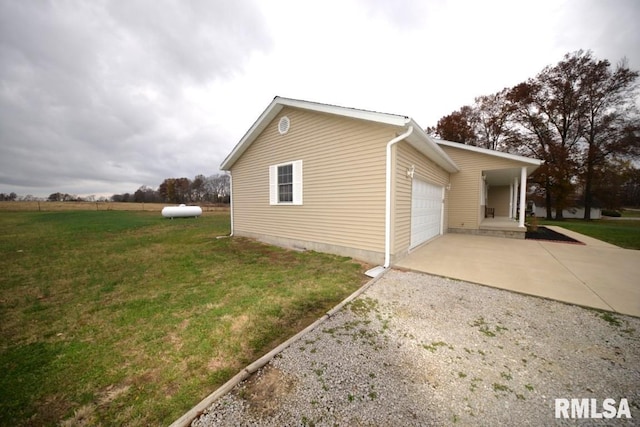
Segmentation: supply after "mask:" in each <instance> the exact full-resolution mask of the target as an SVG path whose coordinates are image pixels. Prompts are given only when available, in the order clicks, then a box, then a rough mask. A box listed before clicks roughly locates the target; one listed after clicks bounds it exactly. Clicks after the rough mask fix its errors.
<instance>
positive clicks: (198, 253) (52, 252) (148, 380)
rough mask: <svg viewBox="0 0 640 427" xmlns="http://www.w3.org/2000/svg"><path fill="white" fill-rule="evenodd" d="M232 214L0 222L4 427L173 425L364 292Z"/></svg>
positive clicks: (29, 216)
mask: <svg viewBox="0 0 640 427" xmlns="http://www.w3.org/2000/svg"><path fill="white" fill-rule="evenodd" d="M228 231H229V217H228V214H216V213H208V214H205V215H203V216H202V217H201V218H199V219H192V218H191V219H180V220H168V219H164V218H162V217H161V216H160V215H159V213H158V212H157V211H156V212H127V211H118V210H110V211H102V210H99V211H91V210H90V211H68V212H67V211H65V212H0V254H1V259H0V268H1V269H2V272H3V274H2V279H1V284H0V337H1V343H0V372H1V374H0V425H12V426H15V425H58V424H62V425H98V424H101V425H133V426H143V425H145V426H146V425H167V424H169V423H171V422H172V421H174V420H175V419H177V418H178V417H179V416H181V415H182V414H183V413H184V412H185V411H187V410H188V409H190V408H191V407H192V406H193V405H194V404H196V403H197V402H199V401H200V400H201V399H202V398H203V397H205V396H206V395H208V394H209V393H210V392H212V391H213V390H215V389H216V388H217V387H218V386H220V385H221V384H223V383H224V382H225V381H226V380H228V379H229V378H230V377H231V376H233V375H234V374H235V373H237V372H238V371H239V370H240V369H241V368H242V367H243V366H245V365H246V364H247V363H249V362H251V361H253V360H255V359H256V358H257V357H259V356H260V355H262V354H264V353H266V352H267V351H268V350H270V349H272V348H273V347H274V346H275V345H276V344H277V343H279V342H282V341H284V340H285V339H286V338H288V337H289V336H291V335H293V334H294V333H295V332H297V331H299V330H300V329H302V328H303V327H304V326H305V325H306V324H309V323H311V322H312V321H313V320H315V319H316V318H317V317H319V316H320V315H321V314H322V313H323V312H324V311H325V310H327V309H328V308H330V307H332V306H333V305H335V304H336V303H337V302H339V301H340V300H342V299H343V298H344V297H346V296H347V295H349V294H350V293H351V292H353V291H354V290H355V289H357V288H358V287H359V286H360V285H361V284H362V283H364V281H365V279H366V277H365V276H363V275H362V272H363V271H364V269H365V268H366V266H363V265H360V264H358V263H355V262H352V261H351V260H350V259H347V258H342V257H336V256H330V255H324V254H318V253H313V252H292V251H285V250H282V249H279V248H275V247H271V246H266V245H262V244H259V243H257V242H254V241H251V240H247V239H242V238H222V239H216V236H218V235H225V234H227V233H228Z"/></svg>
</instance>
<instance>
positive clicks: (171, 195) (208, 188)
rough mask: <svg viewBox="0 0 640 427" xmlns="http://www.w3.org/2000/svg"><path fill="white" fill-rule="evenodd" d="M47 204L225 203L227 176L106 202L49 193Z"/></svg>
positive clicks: (5, 197)
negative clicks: (110, 202)
mask: <svg viewBox="0 0 640 427" xmlns="http://www.w3.org/2000/svg"><path fill="white" fill-rule="evenodd" d="M17 200H23V201H37V200H41V199H39V198H38V197H34V196H32V195H27V196H24V197H19V196H18V195H17V194H16V193H0V201H17ZM46 200H47V201H50V202H107V201H109V200H110V201H112V202H132V203H175V204H181V203H185V204H187V203H229V202H230V178H229V175H224V174H217V175H211V176H208V177H207V176H204V175H196V177H195V178H194V179H193V180H191V179H189V178H166V179H165V180H164V181H163V182H162V184H160V186H159V187H158V188H157V189H153V188H151V187H148V186H146V185H143V186H141V187H140V188H138V189H137V190H136V191H135V192H133V193H123V194H114V195H112V196H111V197H110V198H106V197H99V198H96V197H95V196H85V197H80V196H77V195H74V194H67V193H59V192H57V193H52V194H50V195H49V197H47V198H46Z"/></svg>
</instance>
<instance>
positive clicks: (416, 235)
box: [411, 177, 444, 248]
mask: <svg viewBox="0 0 640 427" xmlns="http://www.w3.org/2000/svg"><path fill="white" fill-rule="evenodd" d="M443 200H444V188H443V187H442V186H439V185H436V184H432V183H429V182H427V181H424V180H422V179H420V178H417V177H414V178H413V181H412V183H411V248H415V247H416V246H419V245H421V244H422V243H424V242H426V241H427V240H429V239H432V238H434V237H436V236H439V235H440V234H442V215H443V211H444V204H443Z"/></svg>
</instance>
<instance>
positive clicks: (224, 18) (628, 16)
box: [0, 0, 640, 197]
mask: <svg viewBox="0 0 640 427" xmlns="http://www.w3.org/2000/svg"><path fill="white" fill-rule="evenodd" d="M638 22H640V2H639V1H638V0H566V1H561V0H526V1H525V0H523V1H513V0H505V1H497V0H496V1H493V0H483V1H477V0H460V1H453V0H451V1H449V0H322V1H318V0H313V1H303V0H268V1H267V0H256V1H251V0H233V1H223V0H84V1H66V0H60V1H45V0H0V193H2V192H3V193H9V192H16V193H17V194H18V195H20V196H25V195H34V196H44V197H46V196H48V195H49V194H51V193H54V192H58V191H59V192H63V193H69V194H78V195H92V194H93V195H97V196H100V195H106V196H110V195H111V194H114V193H124V192H134V191H135V190H136V189H138V188H139V187H140V186H142V185H148V186H151V187H153V188H156V187H157V186H158V185H159V184H160V183H161V182H162V181H163V180H164V179H165V178H169V177H183V176H185V177H188V178H193V177H194V176H195V175H197V174H204V175H212V174H215V173H218V172H219V165H220V163H221V161H222V160H223V159H224V158H225V157H226V155H227V154H228V153H229V151H230V150H231V149H232V148H233V146H234V145H235V144H236V143H237V142H238V141H239V139H240V138H241V137H242V136H243V135H244V133H245V132H246V131H247V130H248V128H249V127H250V126H251V125H252V124H253V122H254V121H255V119H256V118H257V117H258V116H259V115H260V114H261V113H262V111H263V110H264V108H266V107H267V105H268V104H269V103H270V102H271V100H272V99H273V97H274V96H276V95H280V96H285V97H290V98H298V99H306V100H311V101H318V102H326V103H331V104H338V105H344V106H348V107H356V108H364V109H371V110H376V111H384V112H389V113H397V114H404V115H408V116H411V117H413V118H414V119H415V120H416V121H417V122H418V123H419V124H420V125H421V126H423V127H427V126H432V125H435V123H436V122H437V121H438V119H439V118H440V117H442V116H444V115H446V114H449V113H450V112H451V111H453V110H456V109H458V108H459V107H461V106H462V105H465V104H469V103H471V102H472V101H473V99H474V97H476V96H479V95H487V94H491V93H494V92H496V91H498V90H501V89H502V88H504V87H509V86H513V85H515V84H517V83H520V82H521V81H524V80H526V79H527V78H529V77H534V76H535V75H536V74H537V73H538V72H539V71H540V70H541V69H542V68H544V67H545V66H547V65H553V64H556V63H557V62H558V61H560V60H561V59H562V56H563V55H564V54H565V53H569V52H573V51H575V50H578V49H590V50H592V51H593V54H594V56H595V57H596V58H598V59H608V60H609V61H611V62H612V63H617V62H618V61H619V60H620V59H621V58H623V57H627V59H628V61H629V65H630V66H631V68H633V69H636V70H638V69H640V30H639V29H638Z"/></svg>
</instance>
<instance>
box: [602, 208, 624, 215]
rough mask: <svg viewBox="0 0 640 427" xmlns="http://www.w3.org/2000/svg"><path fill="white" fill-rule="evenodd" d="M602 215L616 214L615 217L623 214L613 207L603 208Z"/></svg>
mask: <svg viewBox="0 0 640 427" xmlns="http://www.w3.org/2000/svg"><path fill="white" fill-rule="evenodd" d="M602 215H603V216H615V217H620V216H622V214H621V213H620V212H618V211H614V210H612V209H603V210H602Z"/></svg>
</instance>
